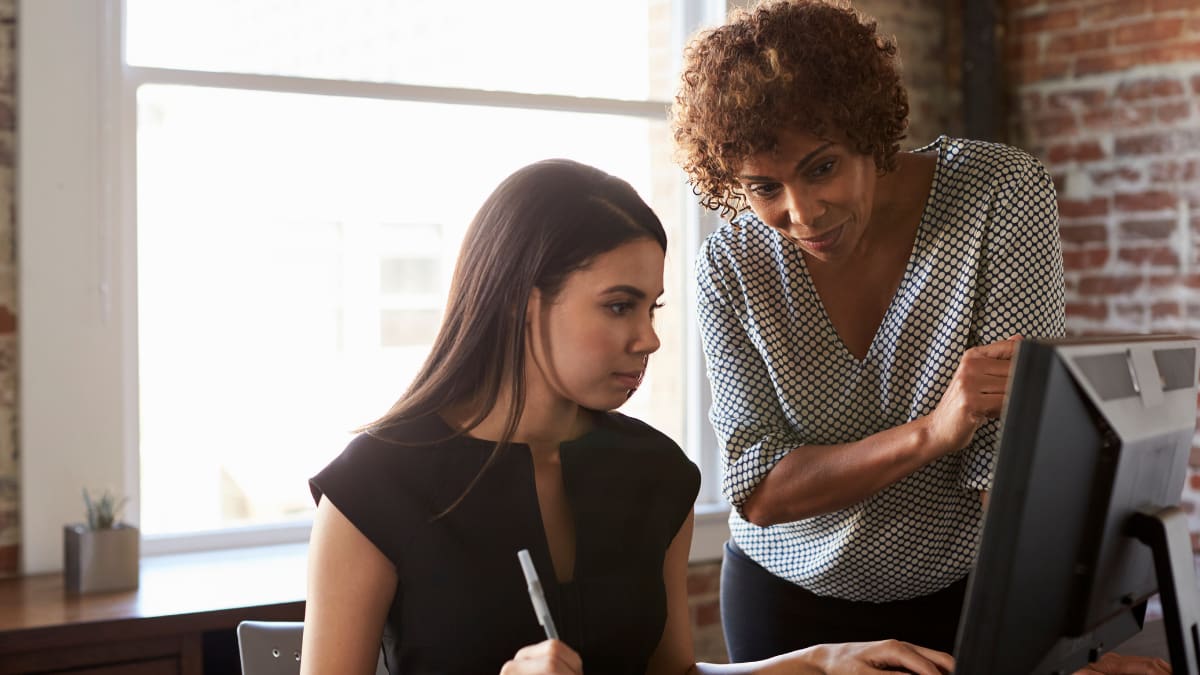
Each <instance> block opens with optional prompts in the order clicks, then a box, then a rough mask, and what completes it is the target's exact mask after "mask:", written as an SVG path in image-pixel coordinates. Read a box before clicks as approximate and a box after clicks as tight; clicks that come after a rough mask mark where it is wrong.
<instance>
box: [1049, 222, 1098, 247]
mask: <svg viewBox="0 0 1200 675" xmlns="http://www.w3.org/2000/svg"><path fill="white" fill-rule="evenodd" d="M1058 234H1059V236H1060V237H1062V240H1063V241H1064V242H1068V243H1072V244H1093V243H1096V242H1106V241H1108V228H1107V227H1105V226H1103V225H1097V224H1094V223H1087V224H1080V225H1071V224H1067V223H1063V224H1062V225H1061V226H1060V227H1059V230H1058Z"/></svg>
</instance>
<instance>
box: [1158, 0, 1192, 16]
mask: <svg viewBox="0 0 1200 675" xmlns="http://www.w3.org/2000/svg"><path fill="white" fill-rule="evenodd" d="M1179 9H1196V0H1154V4H1153V5H1151V11H1153V12H1154V13H1155V14H1161V13H1163V12H1172V11H1175V10H1179Z"/></svg>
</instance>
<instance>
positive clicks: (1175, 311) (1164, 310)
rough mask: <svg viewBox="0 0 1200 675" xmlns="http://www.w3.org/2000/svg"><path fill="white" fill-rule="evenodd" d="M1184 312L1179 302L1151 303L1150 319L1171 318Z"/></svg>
mask: <svg viewBox="0 0 1200 675" xmlns="http://www.w3.org/2000/svg"><path fill="white" fill-rule="evenodd" d="M1180 314H1182V311H1181V309H1180V307H1179V303H1178V302H1170V301H1161V302H1156V303H1154V304H1152V305H1150V319H1151V320H1152V321H1153V320H1155V319H1169V318H1174V317H1178V316H1179V315H1180Z"/></svg>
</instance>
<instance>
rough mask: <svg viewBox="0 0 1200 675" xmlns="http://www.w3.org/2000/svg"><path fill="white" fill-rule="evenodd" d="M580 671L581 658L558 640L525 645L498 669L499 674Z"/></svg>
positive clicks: (559, 674) (547, 674)
mask: <svg viewBox="0 0 1200 675" xmlns="http://www.w3.org/2000/svg"><path fill="white" fill-rule="evenodd" d="M581 673H583V660H582V659H580V658H579V654H576V653H575V650H573V649H571V648H570V647H568V646H567V645H565V644H563V643H562V642H559V641H558V640H545V641H542V642H539V643H537V644H536V645H529V646H528V647H525V648H524V649H522V650H521V651H519V652H517V654H516V656H514V657H513V658H512V660H511V661H509V662H508V663H506V664H504V668H502V669H501V670H500V675H533V674H537V675H543V674H545V675H551V674H553V675H580V674H581Z"/></svg>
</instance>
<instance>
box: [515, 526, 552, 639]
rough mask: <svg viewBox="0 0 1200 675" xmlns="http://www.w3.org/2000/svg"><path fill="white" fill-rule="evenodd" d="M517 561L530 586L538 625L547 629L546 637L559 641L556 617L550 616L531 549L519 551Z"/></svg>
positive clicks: (530, 597)
mask: <svg viewBox="0 0 1200 675" xmlns="http://www.w3.org/2000/svg"><path fill="white" fill-rule="evenodd" d="M517 560H520V561H521V571H522V572H524V573H525V583H526V584H528V586H529V599H530V600H531V601H532V602H533V613H534V614H537V620H538V623H540V624H542V627H543V628H545V629H546V637H547V638H548V639H551V640H557V639H558V629H557V628H555V627H554V617H552V616H550V606H549V605H547V604H546V596H545V595H544V594H543V593H542V581H541V579H538V573H537V570H536V569H534V567H533V559H532V558H530V557H529V549H525V548H523V549H521V550H520V551H517Z"/></svg>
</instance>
